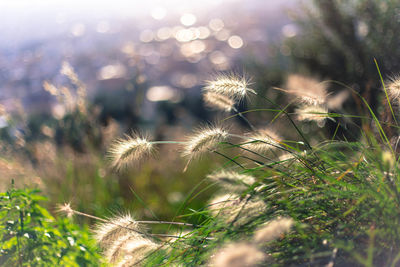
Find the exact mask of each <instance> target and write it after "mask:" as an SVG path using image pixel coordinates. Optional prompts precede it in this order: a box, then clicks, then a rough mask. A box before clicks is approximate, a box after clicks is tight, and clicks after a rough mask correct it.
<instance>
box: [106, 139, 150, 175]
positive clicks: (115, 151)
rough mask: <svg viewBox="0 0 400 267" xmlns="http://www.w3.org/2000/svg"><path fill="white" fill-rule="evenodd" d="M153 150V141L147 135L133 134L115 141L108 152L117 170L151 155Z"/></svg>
mask: <svg viewBox="0 0 400 267" xmlns="http://www.w3.org/2000/svg"><path fill="white" fill-rule="evenodd" d="M153 151H154V146H153V143H151V142H150V141H148V140H147V139H146V138H145V137H140V136H139V135H137V134H132V135H126V136H125V138H121V139H117V140H116V141H114V143H113V144H112V145H111V148H110V149H109V151H108V153H109V155H110V158H111V160H112V162H111V165H112V166H113V167H114V168H115V169H116V170H121V169H123V168H126V167H128V166H130V165H132V164H134V163H137V162H138V161H139V160H141V159H142V158H143V157H146V156H148V155H151V154H152V152H153Z"/></svg>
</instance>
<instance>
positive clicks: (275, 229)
mask: <svg viewBox="0 0 400 267" xmlns="http://www.w3.org/2000/svg"><path fill="white" fill-rule="evenodd" d="M293 223H294V222H293V219H292V218H278V219H275V220H272V221H270V222H268V223H267V224H266V225H265V226H263V227H261V228H259V229H258V230H257V231H256V232H255V234H254V241H255V242H257V243H265V242H270V241H272V240H275V239H277V238H279V237H281V236H282V235H283V234H285V233H287V232H289V230H290V228H291V227H292V225H293Z"/></svg>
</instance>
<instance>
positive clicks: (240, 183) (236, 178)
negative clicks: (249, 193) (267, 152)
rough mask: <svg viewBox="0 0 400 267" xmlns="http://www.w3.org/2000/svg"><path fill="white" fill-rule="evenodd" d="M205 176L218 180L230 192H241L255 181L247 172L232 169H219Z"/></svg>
mask: <svg viewBox="0 0 400 267" xmlns="http://www.w3.org/2000/svg"><path fill="white" fill-rule="evenodd" d="M207 178H209V179H211V180H213V181H216V182H218V183H219V184H220V185H221V186H222V187H223V188H224V189H228V190H229V191H231V192H242V191H244V190H246V189H247V188H248V187H249V186H251V185H252V184H254V183H255V182H256V179H255V178H254V177H253V176H251V175H247V174H240V173H237V172H233V171H220V172H216V173H213V174H210V175H208V176H207Z"/></svg>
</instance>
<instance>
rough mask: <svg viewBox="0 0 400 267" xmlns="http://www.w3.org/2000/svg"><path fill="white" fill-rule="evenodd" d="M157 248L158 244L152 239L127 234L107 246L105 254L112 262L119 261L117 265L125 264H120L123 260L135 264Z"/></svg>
mask: <svg viewBox="0 0 400 267" xmlns="http://www.w3.org/2000/svg"><path fill="white" fill-rule="evenodd" d="M155 249H157V244H155V243H154V242H153V241H151V240H150V239H147V238H143V237H140V236H137V235H136V236H135V235H125V236H121V237H120V238H119V239H118V240H116V241H115V242H114V243H113V244H112V246H110V247H109V248H107V249H106V250H105V253H104V254H105V255H104V256H105V257H106V259H107V260H108V261H109V262H110V263H117V266H124V265H120V264H121V263H122V262H124V264H128V263H129V264H132V265H133V264H135V263H136V262H138V261H140V260H142V259H143V258H144V257H145V256H146V254H147V253H149V252H150V251H153V250H155ZM125 266H130V265H125Z"/></svg>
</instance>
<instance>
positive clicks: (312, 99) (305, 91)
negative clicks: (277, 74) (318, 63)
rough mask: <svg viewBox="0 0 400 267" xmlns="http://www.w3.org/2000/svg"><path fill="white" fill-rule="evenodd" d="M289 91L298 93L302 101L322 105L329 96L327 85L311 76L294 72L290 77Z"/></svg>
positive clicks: (288, 81)
mask: <svg viewBox="0 0 400 267" xmlns="http://www.w3.org/2000/svg"><path fill="white" fill-rule="evenodd" d="M286 87H287V90H288V91H287V92H288V93H291V94H294V95H296V96H297V97H298V98H297V100H298V101H299V102H300V103H303V104H307V105H322V104H324V103H326V99H327V97H328V93H327V85H326V83H322V82H320V81H318V80H316V79H313V78H311V77H306V76H302V75H298V74H292V75H290V76H289V77H288V80H287V83H286Z"/></svg>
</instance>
